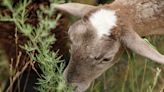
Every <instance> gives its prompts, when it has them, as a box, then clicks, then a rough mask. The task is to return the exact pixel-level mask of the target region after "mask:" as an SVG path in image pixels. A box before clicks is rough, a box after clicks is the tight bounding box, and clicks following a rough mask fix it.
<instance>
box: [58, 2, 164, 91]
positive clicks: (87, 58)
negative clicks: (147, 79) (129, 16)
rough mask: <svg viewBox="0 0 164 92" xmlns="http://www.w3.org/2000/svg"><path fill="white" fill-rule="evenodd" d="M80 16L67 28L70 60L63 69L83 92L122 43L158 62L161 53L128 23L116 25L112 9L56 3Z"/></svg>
mask: <svg viewBox="0 0 164 92" xmlns="http://www.w3.org/2000/svg"><path fill="white" fill-rule="evenodd" d="M56 8H57V9H60V10H63V11H66V12H68V13H70V14H72V15H75V16H79V17H80V18H81V19H80V20H78V21H77V22H75V23H74V24H72V25H71V27H70V28H69V32H68V34H69V38H70V40H71V46H70V54H71V58H70V62H69V64H68V66H67V68H66V69H65V71H64V76H65V79H66V81H67V82H68V83H69V84H71V85H73V86H74V87H75V92H83V91H84V90H86V89H87V88H88V87H89V85H90V83H91V82H92V81H93V80H94V79H96V78H97V77H98V76H100V75H101V74H102V73H103V72H104V71H105V70H107V69H108V68H109V67H111V66H112V65H113V64H115V63H116V62H117V59H118V58H119V56H120V55H121V51H122V50H120V48H121V47H122V45H125V46H127V47H128V48H130V49H131V50H133V51H134V52H136V53H138V54H140V55H142V56H145V57H148V58H150V59H152V60H155V61H157V62H160V63H164V56H162V55H161V54H159V53H158V52H157V51H156V50H154V49H152V48H151V47H150V46H149V45H148V44H147V43H145V42H144V41H143V40H142V38H140V36H139V35H138V34H137V33H135V31H133V29H132V27H131V26H129V25H128V24H127V25H126V24H124V25H121V24H119V22H118V21H119V19H118V17H117V14H116V12H115V11H114V10H110V9H106V8H96V7H94V6H89V5H83V4H77V3H69V4H62V5H57V6H56Z"/></svg>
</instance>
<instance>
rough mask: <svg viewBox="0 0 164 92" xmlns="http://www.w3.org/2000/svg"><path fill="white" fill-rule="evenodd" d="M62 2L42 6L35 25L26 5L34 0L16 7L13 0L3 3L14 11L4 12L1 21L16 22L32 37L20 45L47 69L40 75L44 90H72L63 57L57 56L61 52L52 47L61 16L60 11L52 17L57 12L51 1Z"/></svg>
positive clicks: (40, 87) (25, 33)
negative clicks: (53, 29)
mask: <svg viewBox="0 0 164 92" xmlns="http://www.w3.org/2000/svg"><path fill="white" fill-rule="evenodd" d="M61 2H63V1H62V0H50V6H47V7H44V6H41V7H40V8H39V9H38V11H37V17H38V21H39V22H38V24H37V26H36V27H34V26H32V25H31V24H29V23H27V22H26V21H27V20H28V17H27V16H28V10H27V9H26V8H27V6H28V5H29V4H30V3H31V0H23V2H21V0H20V2H19V3H17V5H16V6H15V7H13V4H12V0H3V5H5V6H6V7H7V8H8V9H9V10H10V11H11V13H12V14H11V15H8V14H6V15H0V21H9V22H13V23H15V25H16V30H18V31H19V32H20V33H22V35H24V36H26V37H28V39H29V40H28V41H27V43H26V44H24V45H23V46H20V47H21V48H23V49H24V50H25V51H26V53H27V54H28V55H29V56H30V59H31V60H30V61H29V63H34V62H38V63H39V67H40V69H41V70H42V72H43V74H41V76H40V78H39V79H38V81H39V82H38V83H37V84H38V85H39V87H37V88H36V89H37V90H38V91H40V92H64V91H67V92H71V90H72V89H71V88H70V87H68V86H67V85H66V83H65V80H64V78H63V74H62V72H63V68H64V65H63V63H62V61H61V60H60V57H58V56H57V52H53V51H51V45H52V44H53V43H54V42H55V37H54V35H52V34H51V33H50V30H51V29H52V28H54V27H55V26H56V23H57V20H58V19H59V18H60V15H58V16H57V17H56V18H55V19H52V18H51V16H52V15H53V12H54V8H53V6H52V5H51V4H54V3H55V4H56V3H61ZM31 61H32V62H31ZM33 68H34V67H33Z"/></svg>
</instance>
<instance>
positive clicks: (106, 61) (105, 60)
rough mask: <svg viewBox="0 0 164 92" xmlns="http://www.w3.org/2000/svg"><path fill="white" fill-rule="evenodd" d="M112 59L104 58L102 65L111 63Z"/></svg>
mask: <svg viewBox="0 0 164 92" xmlns="http://www.w3.org/2000/svg"><path fill="white" fill-rule="evenodd" d="M111 60H112V58H111V57H110V58H104V59H103V60H102V61H101V62H100V63H108V62H109V61H111Z"/></svg>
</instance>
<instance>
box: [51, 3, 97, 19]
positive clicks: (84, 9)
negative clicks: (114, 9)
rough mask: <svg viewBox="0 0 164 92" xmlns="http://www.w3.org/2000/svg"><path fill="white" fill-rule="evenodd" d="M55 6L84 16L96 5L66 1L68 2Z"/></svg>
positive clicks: (72, 13) (78, 15)
mask: <svg viewBox="0 0 164 92" xmlns="http://www.w3.org/2000/svg"><path fill="white" fill-rule="evenodd" d="M54 8H55V9H57V10H61V11H64V12H66V13H69V14H71V15H74V16H77V17H83V16H84V15H85V14H86V13H88V12H89V11H90V10H92V9H94V8H96V7H95V6H92V5H87V4H80V3H66V4H58V5H57V4H55V5H54Z"/></svg>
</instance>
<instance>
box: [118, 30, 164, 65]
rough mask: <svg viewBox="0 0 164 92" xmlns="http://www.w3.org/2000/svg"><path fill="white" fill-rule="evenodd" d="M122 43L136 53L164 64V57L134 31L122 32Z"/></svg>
mask: <svg viewBox="0 0 164 92" xmlns="http://www.w3.org/2000/svg"><path fill="white" fill-rule="evenodd" d="M121 41H122V42H123V44H124V45H125V46H126V47H128V48H129V49H131V50H132V51H134V52H135V53H137V54H139V55H141V56H144V57H147V58H149V59H151V60H153V61H156V62H158V63H161V64H164V55H162V54H160V53H159V52H158V51H157V50H155V49H154V48H152V47H151V46H150V44H148V43H147V42H146V41H144V39H142V38H141V37H140V36H139V35H138V34H137V33H136V32H135V31H133V30H132V29H128V28H126V29H124V30H122V35H121Z"/></svg>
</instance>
